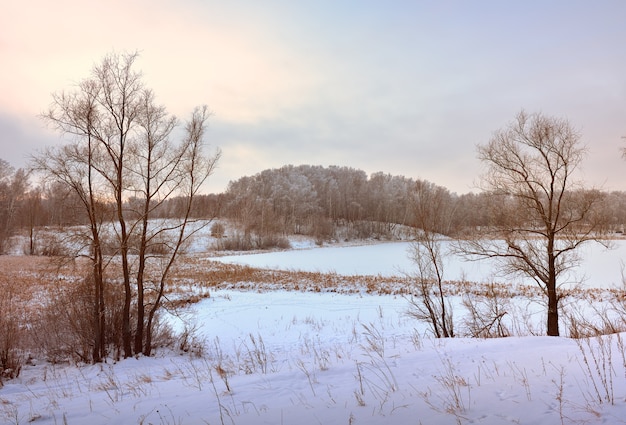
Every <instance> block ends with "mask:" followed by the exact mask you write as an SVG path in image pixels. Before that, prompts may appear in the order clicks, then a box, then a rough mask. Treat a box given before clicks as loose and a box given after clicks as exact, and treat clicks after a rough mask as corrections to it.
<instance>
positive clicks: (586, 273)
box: [216, 240, 626, 288]
mask: <svg viewBox="0 0 626 425" xmlns="http://www.w3.org/2000/svg"><path fill="white" fill-rule="evenodd" d="M410 247H411V244H410V243H409V242H389V243H380V244H374V245H364V246H351V247H319V248H309V249H296V250H290V251H280V252H269V253H262V254H247V255H232V256H226V257H220V258H216V260H219V261H222V262H224V263H232V264H242V265H249V266H252V267H260V268H268V269H275V270H301V271H311V272H323V273H337V274H340V275H381V276H402V275H404V274H406V273H413V272H414V270H415V265H414V264H413V263H412V261H411V259H410V256H409V253H410ZM579 253H580V255H581V258H582V261H581V264H580V266H579V267H578V268H577V269H575V270H574V271H573V273H571V274H570V275H569V276H568V279H567V280H568V282H567V285H572V284H575V283H576V282H581V281H583V282H584V284H585V286H589V287H604V288H605V287H611V286H616V285H621V281H622V275H621V272H622V268H623V259H624V258H626V241H623V240H618V241H615V243H614V247H613V249H606V248H604V247H603V246H601V245H600V244H597V243H590V244H588V245H586V246H583V247H582V248H581V249H580V251H579ZM444 266H445V270H444V279H445V280H461V279H463V278H464V279H466V280H470V281H474V282H487V281H491V280H495V281H513V282H521V281H522V280H521V279H519V278H517V279H516V278H512V277H503V276H498V275H497V274H496V273H497V270H496V267H495V263H494V262H493V261H487V260H484V261H479V262H468V261H463V260H462V259H461V258H459V257H457V256H454V255H448V256H446V260H445V264H444Z"/></svg>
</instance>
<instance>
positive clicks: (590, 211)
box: [458, 111, 606, 336]
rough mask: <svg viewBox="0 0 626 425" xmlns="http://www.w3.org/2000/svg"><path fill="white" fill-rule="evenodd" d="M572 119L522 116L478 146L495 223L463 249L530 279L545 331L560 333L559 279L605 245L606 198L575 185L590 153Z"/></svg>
mask: <svg viewBox="0 0 626 425" xmlns="http://www.w3.org/2000/svg"><path fill="white" fill-rule="evenodd" d="M579 140H580V136H579V134H578V133H577V132H576V131H575V130H574V129H573V128H572V126H571V125H570V124H569V122H568V121H566V120H563V119H557V118H552V117H547V116H544V115H542V114H527V113H525V112H524V111H522V112H520V113H519V114H518V115H517V117H516V119H515V121H513V122H512V123H510V124H509V125H508V126H507V127H506V128H505V129H503V130H500V131H498V132H496V133H495V135H494V136H493V138H492V139H491V140H490V142H489V143H487V144H486V145H480V146H478V157H479V158H480V160H481V161H482V162H483V163H485V165H486V173H485V174H484V175H483V176H482V178H481V186H482V187H481V188H482V189H483V190H484V191H486V192H488V193H489V194H490V195H491V196H492V200H493V201H494V203H493V207H494V208H493V209H492V211H491V212H492V214H491V216H490V219H491V226H487V227H481V229H480V231H479V232H478V234H476V235H475V237H472V238H471V239H467V240H464V241H462V242H461V243H460V244H459V247H458V248H459V252H460V253H462V254H464V255H465V256H466V257H467V258H469V259H484V258H494V259H497V260H500V261H499V265H500V269H501V271H503V272H505V273H508V274H521V275H524V276H527V277H530V278H532V279H533V280H534V281H535V282H537V284H538V285H539V286H540V287H541V289H542V290H543V292H544V294H545V296H546V298H547V326H546V328H547V334H548V335H550V336H558V335H559V301H560V299H561V298H562V296H563V294H562V291H561V286H562V284H563V283H564V282H562V279H563V278H564V277H565V276H566V273H567V272H568V271H570V270H571V269H573V268H574V267H575V266H577V265H578V263H579V260H580V258H579V256H578V254H577V251H578V248H580V246H581V245H582V244H584V243H586V242H589V241H598V242H601V243H603V244H606V243H605V242H603V241H602V239H601V237H602V234H601V230H602V229H603V226H602V224H603V220H604V218H603V217H602V214H601V212H600V209H599V208H598V206H599V204H600V203H601V202H602V199H603V195H602V193H600V192H598V191H594V190H583V188H582V187H581V185H580V183H578V182H577V181H575V180H574V177H575V176H574V172H575V171H576V170H577V168H578V167H579V166H580V164H581V162H582V160H583V158H584V156H585V148H584V147H583V146H581V145H580V143H579Z"/></svg>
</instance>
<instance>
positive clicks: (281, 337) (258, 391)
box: [0, 243, 626, 425]
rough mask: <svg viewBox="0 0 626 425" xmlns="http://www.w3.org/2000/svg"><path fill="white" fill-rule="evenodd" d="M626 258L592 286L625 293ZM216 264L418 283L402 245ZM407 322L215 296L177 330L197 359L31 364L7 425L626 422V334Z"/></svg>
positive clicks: (288, 301) (398, 310)
mask: <svg viewBox="0 0 626 425" xmlns="http://www.w3.org/2000/svg"><path fill="white" fill-rule="evenodd" d="M624 249H626V248H625V247H624V245H623V244H621V243H620V244H618V248H617V249H616V250H613V251H608V252H605V251H598V252H599V253H598V254H597V255H596V254H595V251H593V250H592V251H590V253H589V254H588V255H586V257H585V263H584V265H583V267H582V269H583V270H584V274H585V275H587V277H588V279H587V281H586V284H587V285H592V286H593V285H599V286H602V285H609V284H613V283H614V284H618V283H619V281H620V279H621V275H620V267H621V266H620V261H619V258H620V256H621V254H620V253H621V252H623V250H624ZM609 258H611V259H609ZM221 261H237V262H243V261H245V262H246V263H248V264H255V265H257V266H267V267H279V268H286V269H303V270H313V271H334V272H336V273H339V274H342V273H345V274H355V273H360V274H368V273H370V274H400V272H404V271H410V263H409V262H407V260H406V246H404V247H403V246H402V244H391V243H387V244H381V245H368V246H364V247H344V248H314V249H303V250H293V251H286V252H278V253H270V254H255V255H246V256H240V257H237V258H233V257H222V258H221ZM463 267H465V265H463ZM481 267H484V266H481ZM448 269H449V274H450V275H449V276H448V278H449V279H451V280H453V279H455V276H453V275H452V274H453V273H454V271H453V270H454V268H453V266H449V268H448ZM465 273H466V277H469V276H468V272H467V271H466V272H465ZM481 273H482V271H481ZM490 273H491V271H488V270H485V271H484V274H485V275H489V274H490ZM477 277H478V278H480V277H482V275H478V276H477ZM485 280H488V279H485ZM514 302H515V303H518V304H520V305H522V304H524V302H525V300H524V299H519V300H514ZM407 309H408V300H407V299H405V298H403V297H399V296H393V295H372V294H367V293H365V292H363V293H361V294H338V293H331V292H320V293H314V292H287V291H236V290H226V289H221V290H215V291H213V292H212V293H211V297H210V298H208V299H205V300H203V301H201V302H199V303H197V304H194V305H192V306H191V307H190V308H189V309H188V310H187V311H186V312H185V313H184V314H183V315H182V316H180V317H174V316H172V317H171V318H170V320H171V322H172V323H173V324H174V326H175V328H177V329H178V330H179V331H183V330H184V329H190V328H191V329H195V330H196V333H195V337H191V338H190V340H189V341H188V344H187V346H186V348H187V350H188V351H187V353H185V354H182V355H181V354H180V353H169V352H163V353H159V354H158V355H157V356H155V357H153V358H145V357H140V358H132V359H127V360H123V361H120V362H117V363H112V362H110V363H108V364H102V365H88V366H81V367H74V366H68V365H52V364H48V363H43V362H40V361H38V360H33V362H32V365H29V366H26V367H24V369H23V370H22V373H21V375H20V377H19V378H18V379H15V380H13V381H9V382H6V383H5V386H4V387H3V388H1V389H0V423H3V424H4V423H7V424H16V423H19V424H25V423H34V424H89V425H96V424H424V425H428V424H455V423H460V424H472V423H476V424H478V423H480V424H550V425H552V424H569V423H605V424H619V423H626V352H625V347H624V342H626V334H614V335H611V336H605V337H602V338H597V339H596V338H593V339H589V340H586V339H584V340H578V341H577V340H573V339H568V338H549V337H541V336H521V337H509V338H502V339H487V340H481V339H470V338H455V339H448V340H435V339H432V338H430V337H429V336H428V334H427V332H426V326H425V325H424V324H421V323H418V322H416V321H415V320H414V319H412V318H410V317H409V316H408V315H407V314H406V312H407ZM531 320H534V321H537V323H540V322H542V321H543V317H542V315H541V314H539V315H537V316H536V317H533V318H531Z"/></svg>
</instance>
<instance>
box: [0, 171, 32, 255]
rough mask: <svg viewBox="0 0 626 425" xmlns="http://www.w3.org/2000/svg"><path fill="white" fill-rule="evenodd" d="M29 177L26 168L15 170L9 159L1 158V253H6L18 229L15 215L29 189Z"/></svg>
mask: <svg viewBox="0 0 626 425" xmlns="http://www.w3.org/2000/svg"><path fill="white" fill-rule="evenodd" d="M28 179H29V176H28V173H27V172H26V171H25V170H23V169H21V168H20V169H18V170H15V169H14V168H13V167H12V166H11V165H10V164H9V163H8V162H7V161H5V160H3V159H0V253H4V251H5V250H6V248H7V247H6V243H7V241H8V240H9V238H10V237H11V236H13V234H14V233H15V231H16V230H17V229H16V228H17V227H18V226H17V222H16V217H15V216H16V213H17V211H18V206H19V203H20V201H21V200H22V199H23V198H24V196H25V195H26V192H27V190H28V186H29V182H28Z"/></svg>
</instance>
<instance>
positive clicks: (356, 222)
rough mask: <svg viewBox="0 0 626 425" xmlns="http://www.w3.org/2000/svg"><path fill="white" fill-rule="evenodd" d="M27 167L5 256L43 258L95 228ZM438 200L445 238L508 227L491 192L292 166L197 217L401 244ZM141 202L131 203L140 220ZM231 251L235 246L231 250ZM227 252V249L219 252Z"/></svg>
mask: <svg viewBox="0 0 626 425" xmlns="http://www.w3.org/2000/svg"><path fill="white" fill-rule="evenodd" d="M29 176H30V173H29V172H28V171H27V170H24V169H15V168H13V167H11V165H10V164H9V163H8V162H7V161H4V160H0V251H1V252H2V253H6V252H7V250H8V249H9V245H8V241H9V239H10V238H11V237H12V236H15V235H17V234H20V235H23V236H28V237H29V243H28V246H27V247H26V249H25V252H24V253H26V254H30V255H35V254H42V253H44V252H45V251H46V247H45V246H42V244H41V243H38V241H37V229H38V228H41V227H69V226H78V225H84V224H87V223H88V217H86V214H85V212H84V210H83V209H82V208H81V206H80V200H79V199H77V197H76V194H75V193H73V192H72V191H71V190H68V189H67V188H66V187H64V186H63V185H61V184H59V183H54V182H53V183H50V184H45V185H35V184H33V183H32V182H31V179H30V178H29ZM424 191H427V192H430V193H431V194H432V195H435V196H436V197H437V198H438V199H440V201H439V202H441V203H442V204H444V205H445V210H440V211H439V213H441V212H443V211H446V214H448V215H449V218H448V222H447V224H446V228H445V229H444V228H442V229H437V231H438V232H439V233H441V234H443V235H445V236H450V237H459V236H462V235H463V234H465V233H468V232H471V231H472V230H473V229H476V228H480V227H485V226H492V225H495V224H497V223H498V222H499V221H502V220H503V219H504V217H502V214H504V213H505V211H506V210H505V209H504V208H501V206H502V205H501V201H502V200H501V197H497V199H496V197H495V196H493V195H492V194H489V193H487V192H479V193H473V192H470V193H465V194H460V195H459V194H456V193H454V192H450V191H449V190H448V189H447V188H445V187H443V186H439V185H436V184H434V183H431V182H429V181H426V180H419V179H417V180H415V179H412V178H408V177H405V176H402V175H392V174H388V173H383V172H377V173H373V174H371V175H369V176H368V175H367V173H366V172H365V171H363V170H359V169H355V168H352V167H346V166H329V167H323V166H317V165H298V166H294V165H286V166H283V167H281V168H275V169H267V170H264V171H262V172H260V173H257V174H255V175H252V176H244V177H241V178H239V179H238V180H234V181H231V182H230V183H229V185H228V187H227V189H226V190H225V191H224V192H223V193H220V194H197V195H196V199H195V202H194V204H193V208H192V211H191V216H193V217H195V218H202V219H213V218H222V219H228V220H230V221H231V222H232V223H234V224H235V225H236V226H235V228H236V230H235V231H234V234H231V235H228V234H226V235H224V234H219V236H228V237H230V238H231V241H232V240H233V239H235V240H236V242H237V243H236V244H235V245H234V246H232V248H233V249H235V248H237V249H246V248H247V249H252V248H262V247H270V246H272V243H271V242H272V241H277V240H279V239H280V238H282V237H286V236H289V235H306V236H312V237H314V238H315V239H316V240H317V241H318V242H319V243H324V242H330V241H333V240H354V239H383V240H384V239H393V238H394V235H395V234H394V230H395V229H396V228H397V227H398V226H406V227H410V228H419V223H418V222H417V221H416V211H417V210H418V209H419V202H420V201H419V198H420V197H419V196H418V194H419V193H423V192H424ZM602 196H603V202H602V208H603V210H604V215H605V216H606V229H607V230H608V231H610V232H614V233H621V232H623V230H624V224H626V192H623V191H612V192H602ZM133 202H136V200H135V199H134V198H132V197H131V198H129V199H127V200H126V201H125V208H126V209H127V210H128V212H129V213H130V214H131V215H132V211H134V209H133V207H132V206H133ZM186 205H187V204H186V202H185V197H184V196H175V197H172V198H170V199H167V200H166V201H165V202H163V203H162V204H160V205H158V206H157V207H156V208H155V212H154V214H153V217H155V218H180V217H182V216H183V214H184V213H185V208H186ZM224 246H225V247H228V245H224ZM218 247H219V246H218Z"/></svg>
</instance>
